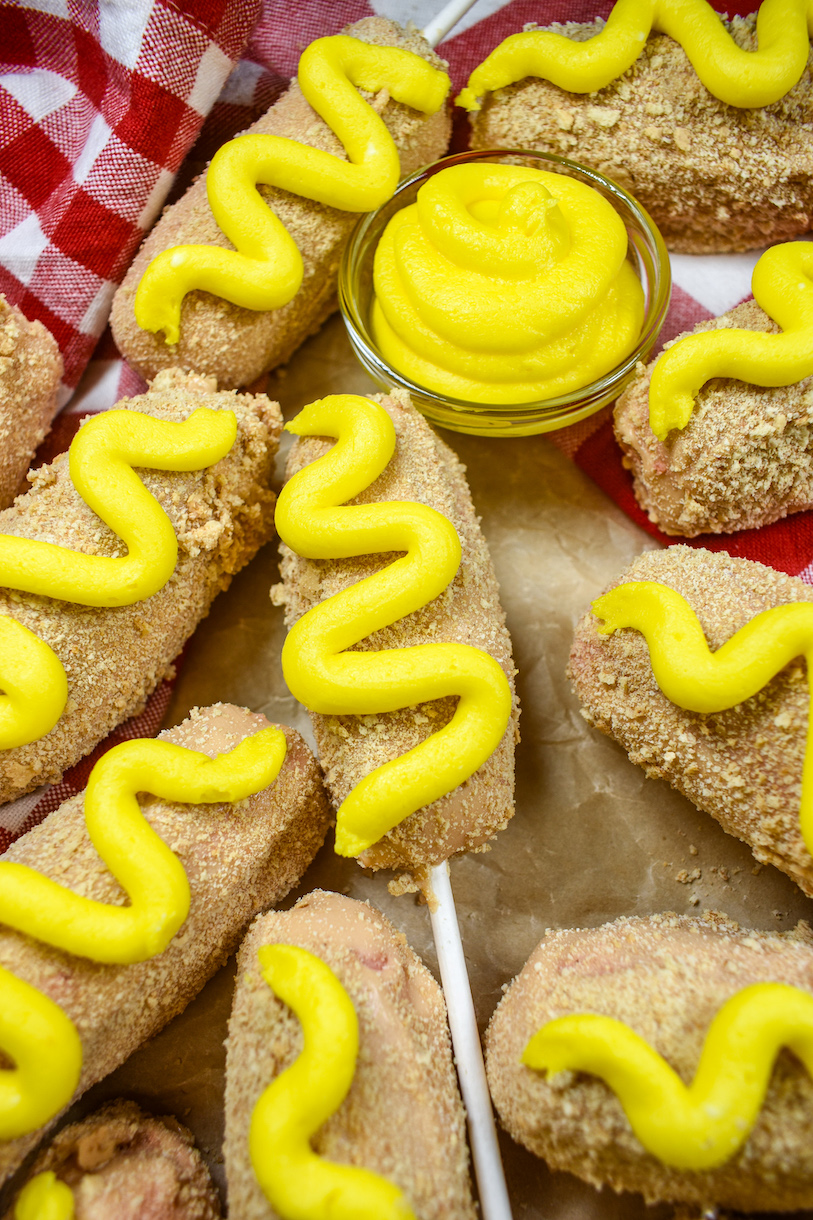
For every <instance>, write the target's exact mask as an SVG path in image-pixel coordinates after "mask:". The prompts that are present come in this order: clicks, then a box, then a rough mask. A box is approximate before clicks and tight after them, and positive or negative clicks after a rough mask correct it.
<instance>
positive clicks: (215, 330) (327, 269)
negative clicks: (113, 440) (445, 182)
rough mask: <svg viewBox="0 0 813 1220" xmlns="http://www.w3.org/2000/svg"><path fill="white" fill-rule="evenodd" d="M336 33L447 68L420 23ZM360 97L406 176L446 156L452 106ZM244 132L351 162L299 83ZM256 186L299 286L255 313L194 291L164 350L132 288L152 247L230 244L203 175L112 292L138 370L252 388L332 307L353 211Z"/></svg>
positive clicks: (360, 26)
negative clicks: (433, 108)
mask: <svg viewBox="0 0 813 1220" xmlns="http://www.w3.org/2000/svg"><path fill="white" fill-rule="evenodd" d="M342 32H343V33H344V34H351V35H352V36H353V37H354V38H359V39H361V41H363V42H368V43H372V44H374V45H376V46H397V47H403V48H404V49H405V50H408V51H413V52H414V53H415V54H416V55H420V56H421V58H422V59H426V60H428V61H429V62H430V63H431V64H434V65H435V66H436V67H444V66H445V64H444V61H443V60H441V59H439V58H438V56H437V55H435V53H434V52H433V51H432V50H431V49H430V47H429V45H428V43H427V42H426V41H425V39H424V38H423V37H422V36H421V34H420V33H419V32H418V31H417V30H414V29H413V30H410V31H404V30H402V29H401V27H400V26H398V25H396V24H395V23H394V22H392V21H388V20H387V19H386V18H384V17H365V18H364V19H363V20H361V21H357V22H356V23H355V24H354V25H350V26H347V27H346V28H345V29H344V30H343V31H342ZM363 96H364V97H365V98H366V99H367V100H368V101H370V102H371V104H372V105H373V108H374V109H375V110H376V112H377V113H378V114H379V115H380V117H381V118H382V120H383V121H384V123H385V125H386V127H387V128H388V130H389V132H390V134H391V135H392V138H393V140H394V141H395V146H396V148H397V149H398V154H399V156H400V159H401V174H402V175H405V174H409V173H412V171H413V170H415V169H418V168H420V167H421V166H423V165H426V164H427V163H428V162H430V161H436V160H437V159H438V157H442V156H443V154H444V153H445V151H446V147H447V145H448V143H449V134H450V130H451V124H450V119H449V114H448V108H446V107H441V109H440V110H439V111H438V112H437V114H434V115H425V114H422V113H420V112H419V111H417V110H413V109H412V108H411V107H409V106H404V105H402V104H401V103H400V102H395V101H392V100H391V99H390V97H389V94H388V93H387V91H386V89H383V90H381V92H380V93H378V94H376V95H375V97H373V96H372V95H369V94H366V93H365V94H363ZM248 132H249V133H259V134H269V135H275V136H287V137H289V138H292V139H295V140H297V141H299V142H300V143H302V144H306V145H308V146H309V147H311V148H319V149H322V150H323V151H324V152H328V153H331V154H332V155H333V156H335V157H339V158H341V160H343V161H346V160H347V155H346V153H345V151H344V148H343V147H342V144H341V142H340V141H339V139H338V138H337V137H336V136H335V135H334V134H333V132H332V131H331V129H330V128H329V127H328V126H327V124H326V123H325V122H324V121H323V120H322V119H320V118H319V116H318V115H317V114H316V112H315V111H314V110H313V109H312V108H311V107H310V105H309V104H308V103H307V102H306V101H305V99H304V97H303V96H302V93H301V91H300V88H299V85H298V84H297V82H296V80H294V81H292V83H291V86H290V88H289V89H288V92H287V93H286V94H285V95H284V96H283V97H281V98H280V99H279V101H277V102H275V103H274V105H273V106H272V107H271V109H270V110H269V111H268V113H267V114H265V115H264V116H263V117H262V118H261V119H258V120H257V122H256V123H254V124H253V125H252V126H251V127H249V128H248ZM257 189H258V190H259V192H260V194H261V195H262V197H263V198H264V199H265V201H266V202H267V203H268V204H269V206H271V207H272V208H273V210H274V212H275V213H276V215H277V216H278V217H279V219H280V220H281V221H282V223H283V224H284V225H285V228H286V229H287V230H288V232H289V233H290V235H291V237H292V238H293V240H294V242H295V243H296V245H297V247H298V248H299V250H300V253H301V254H302V259H303V262H304V276H303V280H302V287H301V288H300V290H299V292H298V293H297V295H296V296H295V297H294V299H293V300H292V301H290V302H289V303H288V304H287V305H284V306H283V307H282V308H281V309H275V310H270V311H256V310H251V309H244V308H243V307H242V306H239V305H233V304H231V302H230V301H225V300H223V299H222V298H220V297H215V296H212V295H211V294H210V293H208V292H203V291H197V290H196V291H193V292H189V293H187V294H186V296H185V297H184V301H183V305H182V308H181V338H180V342H179V343H178V344H176V345H173V346H171V347H170V346H168V345H167V344H166V343H165V342H164V337H163V334H159V335H153V334H151V333H150V332H149V331H144V330H141V329H140V327H139V326H138V325H137V324H136V320H135V314H134V302H135V293H136V289H137V287H138V284H139V281H140V280H141V277H142V275H143V274H144V272H145V271H146V269H147V266H148V264H149V263H150V262H151V260H152V259H153V258H155V257H156V255H157V254H159V253H161V251H163V250H168V249H170V247H172V246H176V245H179V244H183V243H186V242H194V243H199V244H201V245H207V246H219V247H220V248H221V249H224V250H232V249H234V247H233V246H232V244H231V242H229V240H228V238H227V237H226V236H225V235H224V234H223V233H222V232H221V230H220V229H219V228H218V226H217V224H216V223H215V220H214V217H213V216H212V213H211V209H210V208H209V203H208V200H207V197H206V179H205V175H202V176H201V177H200V178H199V179H198V180H197V181H196V182H195V184H194V185H193V186H192V187H190V189H189V190H188V191H187V193H186V194H185V195H184V197H183V198H182V199H181V200H179V201H178V203H176V204H173V205H172V207H170V208H167V209H165V211H164V214H163V216H162V218H161V219H160V220H159V221H158V224H157V225H156V226H155V228H154V229H153V230H152V232H151V233H150V235H149V236H148V237H147V239H146V241H145V242H144V244H143V245H142V247H141V249H140V250H139V252H138V254H137V255H136V257H135V259H134V260H133V262H132V264H131V265H130V269H129V271H128V272H127V275H126V276H125V278H124V281H123V283H122V285H121V287H120V288H119V289H118V291H117V292H116V295H115V297H114V299H113V312H112V315H111V325H112V328H113V337H114V338H115V340H116V343H117V344H118V346H119V349H120V350H121V352H122V354H123V355H124V356H125V357H126V359H127V360H128V361H129V362H130V364H132V365H133V366H134V367H135V368H137V369H138V371H139V372H140V373H141V374H142V375H143V376H144V377H147V378H150V377H153V376H154V375H155V373H156V372H157V371H158V369H161V368H165V367H166V366H167V365H171V364H176V365H179V366H181V367H183V368H186V369H197V370H198V371H199V372H202V373H211V374H213V375H214V376H215V377H217V380H218V384H219V385H221V386H241V385H248V384H250V383H251V382H253V381H254V380H255V379H256V378H257V377H259V376H260V374H261V373H264V372H266V371H267V370H269V369H272V368H275V367H276V365H278V364H284V363H285V362H286V361H287V360H288V359H290V357H291V355H292V354H293V353H294V351H296V349H297V348H298V347H299V345H300V343H302V342H303V340H305V339H307V337H308V335H312V334H314V333H315V332H316V331H317V330H318V329H319V327H320V326H321V325H322V323H323V322H324V321H325V320H326V319H327V318H328V317H329V316H330V314H332V313H333V311H334V310H335V309H337V308H338V299H337V296H336V291H337V277H338V271H339V262H340V260H341V255H342V250H343V248H344V245H345V243H346V241H347V239H348V237H349V236H350V233H351V230H352V229H353V226H354V225H355V223H356V221H357V220H358V213H356V212H342V211H340V210H339V209H338V208H331V207H327V206H326V205H324V204H320V203H315V202H313V201H311V200H309V199H303V198H302V197H301V196H299V195H294V194H292V193H290V192H289V191H284V190H280V189H279V188H277V187H270V186H258V188H257Z"/></svg>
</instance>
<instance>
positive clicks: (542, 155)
mask: <svg viewBox="0 0 813 1220" xmlns="http://www.w3.org/2000/svg"><path fill="white" fill-rule="evenodd" d="M507 157H523V158H529V157H530V158H533V159H535V160H538V161H546V162H550V163H553V164H555V165H558V166H560V167H562V169H564V170H565V171H566V172H567V173H569V174H573V175H575V176H576V177H581V178H587V179H588V180H589V181H590V182H591V184H593V185H594V186H597V187H600V188H601V190H602V191H604V192H607V193H609V194H610V195H611V196H612V197H613V199H614V200H619V201H620V202H621V203H622V204H623V205H624V207H625V208H626V209H627V210H628V211H629V212H630V213H631V214H632V216H633V218H634V219H635V221H636V222H637V225H638V228H639V230H640V231H641V232H642V233H643V234H644V235H645V236H646V238H648V240H649V245H650V246H651V250H652V267H651V268H650V267H649V265H648V264H647V262H646V260H644V259H642V258H641V252H640V251H639V250H637V247H636V252H637V253H638V257H639V259H640V260H641V262H642V263H643V265H644V270H645V274H646V281H645V282H644V284H643V286H644V289H645V291H646V292H647V295H648V298H649V299H648V302H647V308H646V312H645V314H644V320H643V325H642V329H641V334H640V336H639V339H638V342H637V343H636V345H635V347H634V348H633V350H632V351H631V352H630V353H629V355H628V356H625V358H624V359H623V360H622V361H621V363H620V364H617V365H615V366H614V367H613V368H612V369H610V370H609V371H608V372H607V373H603V374H602V375H601V376H600V377H597V378H596V379H595V380H594V381H590V382H588V383H587V384H586V385H583V386H580V387H579V388H578V389H576V390H570V391H568V392H567V393H566V394H559V395H557V396H556V397H553V398H541V399H527V400H526V401H525V402H516V403H494V402H474V401H473V400H471V399H465V398H455V397H454V396H452V395H450V394H440V393H438V392H437V391H436V390H431V389H429V388H428V387H427V386H422V385H419V384H418V383H417V382H414V381H411V380H410V379H409V378H408V377H405V376H404V375H403V374H401V373H399V372H398V371H397V369H395V368H393V367H392V365H391V364H390V363H389V362H388V361H387V360H386V359H385V358H384V356H383V355H382V354H381V352H380V351H379V349H378V347H377V345H376V343H375V340H374V339H373V337H372V335H371V334H370V330H369V327H368V326H367V324H366V322H365V321H364V319H363V318H362V317H361V311H360V309H359V307H358V303H357V301H356V300H355V295H354V293H353V292H352V291H351V287H350V285H351V283H352V278H351V272H352V269H353V267H354V265H355V263H356V261H357V259H358V251H359V248H360V247H361V246H362V243H363V242H364V240H365V238H366V237H367V234H368V232H369V230H370V229H371V228H372V227H373V226H374V225H376V224H377V223H378V222H379V219H380V216H381V213H382V212H383V211H384V210H387V211H390V210H392V211H395V210H397V209H395V208H393V203H394V202H395V201H397V199H398V198H399V196H402V195H403V194H404V193H405V192H406V191H409V190H410V189H411V188H412V187H413V186H414V185H415V183H416V182H419V181H420V180H421V179H423V180H427V181H428V179H429V178H431V177H433V176H434V175H435V174H437V173H440V172H441V171H442V170H444V169H447V168H449V167H451V166H453V165H459V164H466V163H471V162H472V161H485V160H490V161H494V159H495V158H497V159H498V160H500V161H503V160H505V158H507ZM616 211H618V208H616ZM671 290H672V275H671V265H670V261H669V252H668V250H667V248H666V243H665V242H664V239H663V237H662V235H661V232H660V230H659V229H658V227H657V225H656V224H655V222H654V220H653V219H652V217H651V216H650V215H649V213H648V212H647V211H646V209H645V208H644V207H643V206H642V205H641V204H640V203H639V202H638V200H637V199H636V198H635V197H634V195H631V194H630V193H629V191H627V190H625V189H624V187H622V186H620V185H619V184H618V183H617V182H615V181H614V180H613V179H612V178H608V177H606V175H604V174H602V173H601V172H600V171H599V170H595V169H591V168H590V167H589V166H587V165H582V164H581V163H580V162H578V161H571V160H570V159H569V158H567V157H560V156H558V155H557V154H555V153H546V152H540V151H537V150H535V149H531V148H490V149H476V150H469V151H467V152H462V153H452V154H451V155H448V156H445V157H441V158H440V159H439V160H437V161H433V162H432V163H431V164H429V165H424V166H422V167H421V168H420V169H417V170H414V171H413V172H412V173H411V174H408V175H407V176H406V177H405V178H402V179H401V181H400V182H399V183H398V186H397V187H396V189H395V191H394V192H393V194H392V195H391V196H390V198H389V199H388V200H387V202H386V203H384V204H382V205H381V206H380V207H378V208H376V209H375V211H373V212H367V213H365V214H364V215H363V216H361V217H360V218H359V220H358V221H357V223H356V225H355V227H354V229H353V231H352V233H351V234H350V238H349V240H348V242H347V245H346V246H345V248H344V251H343V253H342V259H341V264H340V268H339V307H340V309H341V313H342V317H343V319H344V323H345V326H346V327H347V330H348V332H349V335H350V339H351V343H352V345H353V347H354V348H355V349H357V348H358V347H359V345H361V346H362V347H363V349H364V354H365V357H366V359H367V360H368V361H369V362H370V363H371V364H372V365H373V366H375V367H376V368H378V369H380V370H381V373H380V375H381V376H382V378H383V379H384V380H386V381H388V382H390V383H391V384H393V385H395V386H397V387H398V388H400V389H403V390H406V391H408V392H409V394H410V395H411V396H413V397H416V398H423V399H424V400H426V401H427V402H431V403H436V404H438V406H440V407H443V408H444V409H445V410H446V411H448V410H450V409H451V410H452V411H454V412H460V413H466V414H474V415H475V417H476V416H477V415H485V414H486V413H493V414H494V415H495V416H499V417H504V418H506V419H507V418H508V417H510V416H516V417H519V418H521V417H522V416H523V415H524V414H526V413H528V414H530V413H534V412H538V411H540V410H542V409H544V414H545V415H548V414H550V415H555V414H556V413H557V412H561V411H565V412H566V411H567V409H568V408H578V407H581V406H583V405H584V403H585V401H590V400H591V399H594V398H597V397H603V398H604V399H605V401H608V400H607V398H606V395H607V391H608V390H609V389H610V388H611V387H612V386H613V385H614V383H615V382H621V381H624V380H625V379H626V378H628V377H629V376H630V375H631V374H632V371H633V370H634V368H635V365H636V364H637V363H638V362H639V361H640V360H641V359H642V358H644V357H645V356H647V355H648V354H649V352H650V351H651V349H652V347H653V346H654V343H655V340H656V339H657V337H658V335H659V333H660V331H661V328H662V326H663V323H664V320H665V318H666V311H667V309H668V308H669V301H670V297H671ZM619 392H620V391H619ZM600 405H601V404H600ZM598 409H599V407H597V408H596V410H598ZM567 422H568V421H567V419H564V420H563V421H562V426H563V427H564V426H565V425H566V424H567Z"/></svg>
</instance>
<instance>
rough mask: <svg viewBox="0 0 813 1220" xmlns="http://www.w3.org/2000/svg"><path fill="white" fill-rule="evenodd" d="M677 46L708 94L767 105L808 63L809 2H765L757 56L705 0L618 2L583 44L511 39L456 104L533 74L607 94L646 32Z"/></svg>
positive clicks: (538, 37)
mask: <svg viewBox="0 0 813 1220" xmlns="http://www.w3.org/2000/svg"><path fill="white" fill-rule="evenodd" d="M652 30H656V31H659V32H660V33H663V34H669V35H670V37H672V38H674V40H675V41H676V42H679V43H680V45H681V46H682V47H683V49H684V51H685V52H686V54H687V56H688V57H689V60H690V62H691V64H692V67H693V68H694V70H695V72H696V73H697V75H698V77H699V78H700V80H701V81H702V83H703V84H704V85H705V86H706V88H707V89H708V91H709V93H712V94H713V95H714V96H715V97H717V98H719V99H720V101H722V102H726V103H727V104H728V105H729V106H738V107H741V108H747V107H759V106H770V105H771V104H772V103H774V102H778V101H779V99H780V98H781V97H784V95H785V94H786V93H787V92H788V91H789V90H790V89H792V88H793V86H794V85H795V84H796V83H797V81H798V80H799V78H800V77H801V75H802V73H803V72H804V69H805V65H806V63H807V57H808V52H809V42H808V32H810V34H811V35H813V0H763V4H762V5H761V7H760V9H759V15H758V17H757V43H758V50H756V51H743V50H742V49H741V48H740V47H738V46H737V44H736V43H735V42H734V40H733V39H732V37H731V35H730V34H729V33H728V31H727V30H726V28H725V26H724V25H723V23H722V21H721V19H720V17H719V15H718V14H717V13H716V12H715V11H714V9H713V8H712V7H711V5H710V4H708V3H707V2H706V0H617V2H616V4H615V6H614V8H613V10H612V12H611V13H610V16H609V17H608V19H607V24H606V25H605V27H604V29H603V30H602V31H601V32H600V33H599V34H596V35H595V37H593V38H589V39H588V40H587V41H586V42H575V41H574V40H573V39H571V38H566V37H565V36H564V35H562V34H554V33H552V32H551V31H549V30H528V31H527V32H525V33H521V34H511V35H510V37H508V38H506V39H505V40H504V41H503V42H501V43H500V45H499V46H498V47H496V48H495V50H493V51H492V52H491V54H490V55H489V56H488V58H487V59H485V60H484V61H483V63H481V64H480V65H479V67H477V68H475V69H474V71H473V72H472V74H471V76H470V77H469V82H468V85H467V87H466V88H465V89H464V90H463V91H462V92H461V94H460V96H459V97H458V98H457V105H458V106H464V107H465V108H466V109H467V110H479V109H480V102H479V99H480V98H481V97H483V96H484V95H485V94H486V93H490V92H492V91H493V90H494V89H502V88H504V86H506V85H513V84H514V83H515V82H516V81H520V80H522V79H523V77H525V76H538V77H541V78H543V79H544V80H549V81H551V82H552V83H553V84H554V85H558V87H559V88H560V89H567V90H568V91H569V92H570V93H593V92H595V91H597V90H599V89H604V88H605V87H606V86H607V85H609V84H610V82H611V81H613V80H616V79H617V78H618V77H619V76H622V75H623V73H624V72H626V71H627V69H628V68H631V67H632V65H633V64H634V63H635V61H636V59H637V58H638V56H639V55H640V54H641V51H642V50H643V48H644V43H645V42H646V40H647V38H648V36H649V33H650V31H652Z"/></svg>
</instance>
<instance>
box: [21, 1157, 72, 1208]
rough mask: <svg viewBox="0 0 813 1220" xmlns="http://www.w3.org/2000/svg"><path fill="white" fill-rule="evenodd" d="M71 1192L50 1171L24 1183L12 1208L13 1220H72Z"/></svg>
mask: <svg viewBox="0 0 813 1220" xmlns="http://www.w3.org/2000/svg"><path fill="white" fill-rule="evenodd" d="M73 1217H74V1206H73V1191H72V1190H71V1188H70V1187H69V1186H67V1185H66V1184H65V1182H60V1180H59V1178H58V1177H57V1176H56V1174H55V1173H53V1172H52V1171H51V1170H50V1169H47V1170H46V1171H45V1173H38V1174H37V1175H36V1177H33V1178H32V1179H31V1181H30V1182H26V1184H25V1186H24V1187H23V1189H22V1190H21V1191H20V1196H19V1198H18V1199H17V1204H16V1206H15V1208H14V1220H73Z"/></svg>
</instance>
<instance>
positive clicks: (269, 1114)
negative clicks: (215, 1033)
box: [249, 944, 415, 1220]
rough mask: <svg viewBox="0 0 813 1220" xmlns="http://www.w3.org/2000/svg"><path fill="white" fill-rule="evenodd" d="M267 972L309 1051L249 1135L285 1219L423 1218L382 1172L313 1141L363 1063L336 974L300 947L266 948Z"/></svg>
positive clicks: (265, 1104)
mask: <svg viewBox="0 0 813 1220" xmlns="http://www.w3.org/2000/svg"><path fill="white" fill-rule="evenodd" d="M257 956H258V957H259V959H260V966H261V967H262V975H263V978H264V979H265V981H266V983H268V985H269V987H270V988H271V989H272V991H274V993H275V994H276V995H277V996H279V998H280V999H281V1000H282V1002H283V1003H284V1004H287V1005H288V1007H289V1008H291V1009H293V1011H294V1012H295V1013H296V1015H297V1017H298V1018H299V1021H300V1023H301V1025H302V1034H303V1041H304V1046H303V1049H302V1053H301V1054H300V1055H299V1056H298V1058H297V1059H296V1060H295V1061H294V1062H293V1063H292V1064H291V1066H290V1067H288V1068H286V1069H285V1071H284V1072H282V1073H281V1074H280V1075H279V1076H277V1078H276V1079H275V1080H273V1081H272V1082H271V1084H270V1085H268V1087H267V1088H266V1089H265V1091H264V1092H263V1094H262V1095H261V1097H260V1099H259V1101H258V1102H257V1104H256V1106H255V1107H254V1112H253V1114H252V1116H251V1128H250V1132H249V1147H250V1152H251V1163H252V1165H253V1167H254V1172H255V1174H256V1176H257V1180H258V1182H259V1183H260V1186H261V1187H262V1189H263V1192H264V1194H265V1196H266V1198H267V1199H268V1202H269V1203H270V1204H271V1206H272V1207H273V1208H274V1210H275V1211H276V1212H278V1213H279V1215H280V1216H283V1217H285V1220H415V1216H414V1213H413V1212H412V1209H411V1208H410V1207H409V1204H408V1203H407V1201H406V1199H405V1198H404V1196H403V1194H402V1192H401V1191H400V1190H399V1189H398V1187H397V1186H394V1185H393V1184H392V1183H391V1182H388V1181H387V1180H386V1178H382V1177H381V1176H380V1174H377V1173H373V1172H372V1171H371V1170H369V1169H362V1168H360V1167H358V1166H355V1165H340V1164H337V1163H335V1162H332V1161H328V1160H325V1159H324V1158H323V1157H320V1156H317V1154H316V1153H315V1152H314V1151H313V1149H312V1148H311V1146H310V1140H311V1138H312V1137H313V1136H314V1135H315V1134H316V1132H317V1131H318V1130H319V1128H320V1127H321V1126H322V1125H323V1124H324V1123H325V1122H327V1120H328V1119H329V1118H330V1116H331V1115H332V1114H335V1112H336V1111H337V1110H338V1108H339V1106H340V1105H341V1104H342V1102H343V1101H344V1099H345V1097H346V1096H347V1094H348V1092H349V1091H350V1085H351V1084H352V1082H353V1076H354V1075H355V1071H356V1060H357V1058H358V1043H359V1035H358V1018H357V1017H356V1012H355V1009H354V1008H353V1003H352V1001H351V999H350V997H349V996H348V994H347V992H346V991H345V989H344V988H343V987H342V985H341V983H340V982H339V980H338V979H337V978H336V975H335V974H334V973H333V971H332V970H331V969H330V968H329V967H328V966H327V965H325V963H324V962H323V961H321V959H320V958H318V957H315V956H314V954H312V953H309V952H308V951H307V949H300V948H299V947H297V946H295V945H284V944H281V945H264V946H263V948H261V949H260V950H259V951H258V954H257Z"/></svg>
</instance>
